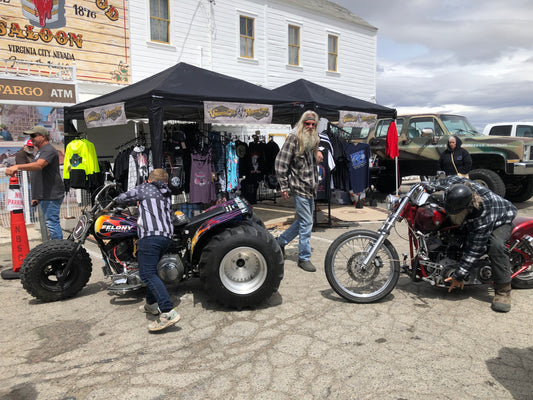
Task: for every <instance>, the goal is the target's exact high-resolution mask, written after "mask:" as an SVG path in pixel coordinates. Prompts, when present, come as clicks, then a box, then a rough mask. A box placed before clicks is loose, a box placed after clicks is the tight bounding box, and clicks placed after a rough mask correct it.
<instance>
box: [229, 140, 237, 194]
mask: <svg viewBox="0 0 533 400" xmlns="http://www.w3.org/2000/svg"><path fill="white" fill-rule="evenodd" d="M238 168H239V157H237V151H236V148H235V143H234V142H229V143H228V144H227V145H226V172H227V174H226V190H227V191H228V192H231V191H233V190H236V189H237V188H238V186H239V169H238Z"/></svg>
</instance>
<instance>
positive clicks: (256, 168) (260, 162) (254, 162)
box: [246, 142, 265, 182]
mask: <svg viewBox="0 0 533 400" xmlns="http://www.w3.org/2000/svg"><path fill="white" fill-rule="evenodd" d="M248 149H249V154H250V170H249V173H248V174H247V175H246V178H247V179H248V180H249V181H250V182H259V181H262V180H263V176H264V175H265V165H264V164H265V151H264V150H265V143H260V142H250V143H249V144H248Z"/></svg>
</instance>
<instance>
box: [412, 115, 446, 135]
mask: <svg viewBox="0 0 533 400" xmlns="http://www.w3.org/2000/svg"><path fill="white" fill-rule="evenodd" d="M426 128H430V129H432V130H433V132H435V134H436V135H437V136H442V129H441V128H440V126H439V124H438V123H437V121H435V119H434V118H432V117H423V118H413V119H411V122H409V129H408V131H407V132H408V135H409V137H410V138H417V137H420V135H421V133H422V129H426Z"/></svg>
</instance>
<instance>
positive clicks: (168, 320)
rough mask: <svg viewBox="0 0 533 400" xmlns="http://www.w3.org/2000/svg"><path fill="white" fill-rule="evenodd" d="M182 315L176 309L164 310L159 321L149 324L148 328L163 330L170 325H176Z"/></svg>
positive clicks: (155, 330)
mask: <svg viewBox="0 0 533 400" xmlns="http://www.w3.org/2000/svg"><path fill="white" fill-rule="evenodd" d="M180 318H181V317H180V315H179V314H178V312H177V311H176V309H175V308H174V309H172V310H170V311H169V312H164V313H161V315H159V318H158V319H157V321H154V322H152V323H150V324H149V325H148V330H149V331H150V332H157V331H161V330H163V329H165V328H168V327H169V326H170V325H174V324H175V323H176V322H178V321H179V320H180Z"/></svg>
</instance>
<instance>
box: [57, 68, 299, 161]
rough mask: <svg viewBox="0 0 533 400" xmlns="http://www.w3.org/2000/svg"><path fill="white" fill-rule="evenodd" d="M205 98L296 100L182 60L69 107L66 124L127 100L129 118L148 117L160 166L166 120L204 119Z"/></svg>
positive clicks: (270, 102) (125, 103) (218, 99)
mask: <svg viewBox="0 0 533 400" xmlns="http://www.w3.org/2000/svg"><path fill="white" fill-rule="evenodd" d="M203 101H227V102H239V103H259V104H272V105H275V104H281V103H288V102H291V101H292V100H291V98H290V97H287V96H282V95H279V94H275V93H273V92H272V91H271V90H268V89H265V88H263V87H261V86H257V85H254V84H252V83H249V82H246V81H244V80H241V79H237V78H233V77H230V76H227V75H223V74H219V73H216V72H213V71H209V70H205V69H202V68H199V67H195V66H193V65H190V64H186V63H179V64H176V65H174V66H173V67H170V68H168V69H166V70H164V71H162V72H160V73H158V74H155V75H153V76H151V77H148V78H146V79H143V80H142V81H139V82H137V83H134V84H132V85H129V86H127V87H125V88H122V89H119V90H117V91H115V92H112V93H109V94H106V95H103V96H100V97H97V98H95V99H92V100H89V101H86V102H83V103H79V104H76V105H74V106H71V107H65V127H66V130H67V131H69V127H73V125H72V123H71V121H72V120H76V119H79V120H82V119H83V118H84V110H86V109H88V108H93V107H98V106H104V105H107V104H113V103H124V109H125V112H126V118H128V119H134V118H148V120H149V126H150V135H151V143H152V154H153V160H154V161H153V162H154V167H155V168H158V167H161V163H162V153H163V151H162V150H163V149H162V147H163V122H164V121H165V120H203V114H204V112H203V111H204V109H203ZM70 129H72V128H70Z"/></svg>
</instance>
